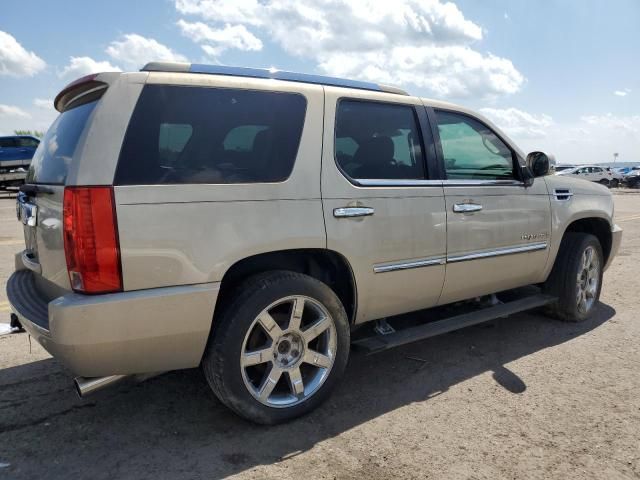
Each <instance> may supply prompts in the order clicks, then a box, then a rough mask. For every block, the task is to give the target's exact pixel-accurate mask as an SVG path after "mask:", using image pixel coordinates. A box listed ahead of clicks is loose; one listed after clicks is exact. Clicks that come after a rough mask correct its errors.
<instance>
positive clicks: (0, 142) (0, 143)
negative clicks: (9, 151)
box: [0, 138, 16, 148]
mask: <svg viewBox="0 0 640 480" xmlns="http://www.w3.org/2000/svg"><path fill="white" fill-rule="evenodd" d="M15 146H16V141H15V139H14V138H0V148H14V147H15Z"/></svg>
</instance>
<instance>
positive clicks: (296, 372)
mask: <svg viewBox="0 0 640 480" xmlns="http://www.w3.org/2000/svg"><path fill="white" fill-rule="evenodd" d="M287 374H288V376H289V386H290V387H291V392H293V394H294V395H295V396H296V397H297V396H300V395H302V394H303V393H304V383H303V382H302V374H301V373H300V369H299V368H294V369H293V370H289V371H288V372H287Z"/></svg>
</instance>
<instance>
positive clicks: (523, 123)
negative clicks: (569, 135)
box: [480, 107, 553, 139]
mask: <svg viewBox="0 0 640 480" xmlns="http://www.w3.org/2000/svg"><path fill="white" fill-rule="evenodd" d="M480 112H481V113H482V114H483V115H485V116H486V117H487V118H489V119H490V120H492V121H493V122H494V123H495V124H496V125H498V127H500V128H501V129H502V130H504V131H505V132H506V133H507V134H508V135H509V136H511V137H513V138H514V139H522V138H543V137H546V136H547V131H548V127H551V126H552V125H553V119H552V118H551V117H550V116H549V115H545V114H544V113H541V114H538V115H536V114H531V113H528V112H524V111H522V110H518V109H517V108H513V107H511V108H505V109H499V108H481V109H480Z"/></svg>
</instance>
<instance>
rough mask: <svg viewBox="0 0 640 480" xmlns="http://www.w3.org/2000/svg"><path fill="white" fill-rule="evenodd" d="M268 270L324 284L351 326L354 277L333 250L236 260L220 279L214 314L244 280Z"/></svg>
mask: <svg viewBox="0 0 640 480" xmlns="http://www.w3.org/2000/svg"><path fill="white" fill-rule="evenodd" d="M269 270H290V271H292V272H297V273H302V274H305V275H309V276H310V277H313V278H315V279H317V280H320V281H321V282H324V283H326V284H327V285H328V286H329V287H330V288H331V289H332V290H333V291H334V292H335V294H336V295H337V296H338V298H339V299H340V301H341V302H342V305H343V306H344V309H345V311H346V313H347V318H348V319H349V322H350V323H351V324H352V323H353V321H354V319H355V318H356V311H357V288H356V281H355V275H354V273H353V269H352V268H351V265H350V264H349V262H348V260H347V259H346V258H345V257H344V256H343V255H341V254H340V253H338V252H336V251H334V250H328V249H323V248H302V249H289V250H276V251H270V252H264V253H259V254H256V255H252V256H250V257H246V258H243V259H241V260H238V261H237V262H236V263H234V264H233V265H231V266H230V267H229V268H228V269H227V271H226V272H225V273H224V275H223V277H222V281H221V283H220V293H219V295H218V301H217V302H216V307H215V310H214V315H213V318H214V323H215V318H216V314H217V313H218V312H219V311H220V310H221V309H222V308H224V304H225V299H228V298H230V296H231V294H232V292H233V290H234V289H235V288H236V287H237V286H238V285H239V284H240V283H241V282H242V281H244V280H245V279H246V278H248V277H250V276H253V275H256V274H259V273H263V272H266V271H269Z"/></svg>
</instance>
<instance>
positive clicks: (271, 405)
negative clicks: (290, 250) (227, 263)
mask: <svg viewBox="0 0 640 480" xmlns="http://www.w3.org/2000/svg"><path fill="white" fill-rule="evenodd" d="M236 291H237V293H236V295H235V296H234V297H233V298H232V299H231V300H230V301H229V302H227V304H226V307H225V308H223V310H222V312H221V314H220V315H216V318H215V319H214V331H213V334H212V337H211V338H210V340H209V345H208V347H207V351H206V353H205V356H204V358H203V360H202V367H203V370H204V374H205V377H206V379H207V381H208V383H209V385H210V386H211V389H212V390H213V392H214V393H215V394H216V396H217V397H218V398H219V399H220V401H221V402H222V403H224V404H225V405H226V406H227V407H229V408H230V409H232V410H233V411H235V412H236V413H237V414H238V415H240V416H242V417H244V418H246V419H248V420H251V421H253V422H256V423H261V424H268V425H272V424H277V423H281V422H285V421H287V420H291V419H293V418H295V417H299V416H301V415H304V414H306V413H308V412H310V411H311V410H313V409H315V408H316V407H318V406H319V405H320V404H321V403H322V402H323V401H324V400H326V399H327V398H328V397H329V395H330V393H331V391H332V390H333V388H334V387H335V385H336V384H337V382H338V381H339V379H340V377H341V376H342V374H343V373H344V370H345V367H346V365H347V360H348V358H349V346H350V330H349V321H348V319H347V314H346V313H345V310H344V308H343V306H342V303H341V302H340V300H339V299H338V297H337V296H336V294H335V293H334V292H333V291H332V290H331V289H330V288H329V287H328V286H327V285H326V284H324V283H322V282H320V281H318V280H316V279H315V278H312V277H309V276H307V275H303V274H300V273H294V272H288V271H272V272H267V273H264V274H260V275H257V276H255V277H252V278H250V279H248V280H247V281H245V282H244V283H242V285H240V287H239V288H238V289H237V290H236Z"/></svg>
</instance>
